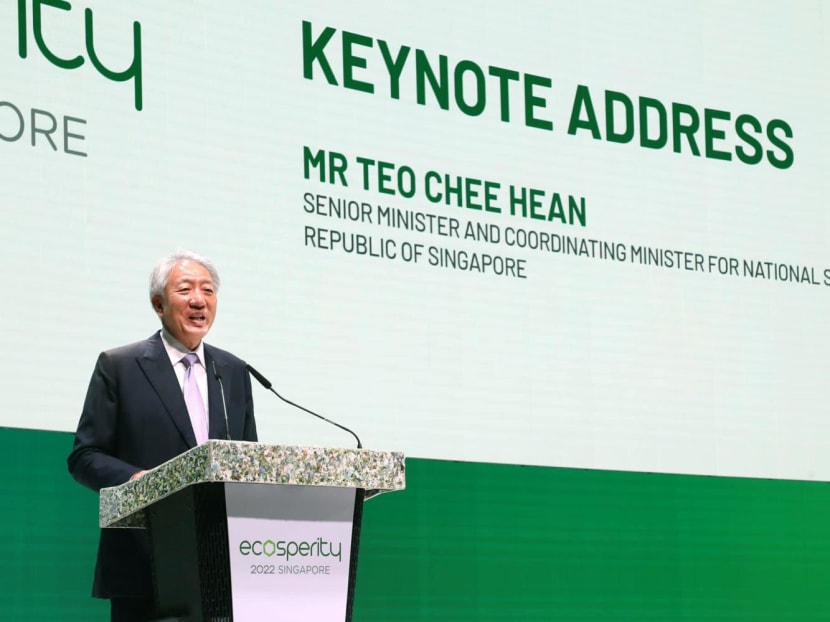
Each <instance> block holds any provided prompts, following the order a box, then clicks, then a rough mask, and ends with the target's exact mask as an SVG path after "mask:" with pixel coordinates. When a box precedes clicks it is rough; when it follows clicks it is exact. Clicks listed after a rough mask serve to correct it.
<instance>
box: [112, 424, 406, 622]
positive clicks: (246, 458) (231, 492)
mask: <svg viewBox="0 0 830 622" xmlns="http://www.w3.org/2000/svg"><path fill="white" fill-rule="evenodd" d="M404 487H405V464H404V456H403V454H401V453H398V452H384V451H369V450H365V449H339V448H338V449H331V448H321V447H294V446H285V445H266V444H263V443H249V442H242V441H219V440H210V441H208V442H206V443H204V444H203V445H200V446H199V447H196V448H194V449H191V450H190V451H187V452H185V453H184V454H182V455H180V456H177V457H176V458H174V459H172V460H170V461H169V462H165V463H164V464H162V465H160V466H158V467H156V468H155V469H153V470H152V471H149V472H148V473H146V474H145V475H144V476H142V477H140V478H138V479H136V480H134V481H130V482H127V483H125V484H122V485H121V486H115V487H112V488H104V489H103V490H101V500H100V503H101V505H100V517H99V518H100V520H99V522H100V526H101V527H106V528H113V529H116V528H122V529H147V530H148V532H149V540H150V547H151V559H152V567H153V583H154V586H155V591H156V600H157V604H158V607H159V612H160V619H161V620H164V621H170V622H173V621H181V622H185V621H187V622H231V621H233V622H253V621H256V622H266V621H271V620H273V621H286V622H299V621H303V622H316V621H319V622H330V621H331V622H333V621H335V620H336V621H338V622H339V621H344V620H345V621H346V622H349V621H350V620H351V618H352V604H353V599H354V586H355V578H356V571H357V557H358V544H359V540H360V523H361V518H362V513H363V502H364V500H366V499H369V498H371V497H373V496H375V495H377V494H380V493H382V492H389V491H395V490H402V489H403V488H404Z"/></svg>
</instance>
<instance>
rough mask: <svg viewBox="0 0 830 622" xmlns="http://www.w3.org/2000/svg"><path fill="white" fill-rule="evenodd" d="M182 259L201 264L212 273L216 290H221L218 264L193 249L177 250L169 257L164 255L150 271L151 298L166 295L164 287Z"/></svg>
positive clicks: (211, 276)
mask: <svg viewBox="0 0 830 622" xmlns="http://www.w3.org/2000/svg"><path fill="white" fill-rule="evenodd" d="M182 261H194V262H196V263H197V264H199V265H201V266H202V267H203V268H204V269H205V270H207V271H208V273H209V274H210V278H211V279H212V280H213V285H214V287H215V288H216V291H219V272H217V270H216V266H215V265H213V262H212V261H211V260H210V259H208V258H207V257H204V256H202V255H198V254H197V253H194V252H192V251H184V250H182V251H176V252H175V253H172V254H170V255H168V256H167V257H162V258H161V259H159V260H158V261H157V262H156V266H155V268H153V271H152V272H151V273H150V299H151V300H152V298H153V297H154V296H164V288H165V286H166V285H167V279H169V278H170V273H171V272H172V271H173V268H175V267H176V266H177V265H178V264H179V263H181V262H182Z"/></svg>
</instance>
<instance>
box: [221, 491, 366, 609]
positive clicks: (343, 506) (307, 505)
mask: <svg viewBox="0 0 830 622" xmlns="http://www.w3.org/2000/svg"><path fill="white" fill-rule="evenodd" d="M357 494H358V492H357V490H356V489H354V488H325V487H319V486H268V485H265V484H237V483H232V484H225V503H226V509H227V517H228V518H227V521H228V546H229V554H230V571H231V586H232V593H233V620H234V622H261V621H262V620H265V619H267V620H274V621H279V620H286V621H287V620H291V621H296V620H310V621H313V620H327V621H328V620H346V619H347V617H348V612H347V610H348V605H349V603H348V599H349V587H350V573H351V570H352V559H351V557H352V542H353V519H354V513H355V502H356V498H357ZM264 612H267V614H265V613H264ZM264 615H265V617H263V616H264Z"/></svg>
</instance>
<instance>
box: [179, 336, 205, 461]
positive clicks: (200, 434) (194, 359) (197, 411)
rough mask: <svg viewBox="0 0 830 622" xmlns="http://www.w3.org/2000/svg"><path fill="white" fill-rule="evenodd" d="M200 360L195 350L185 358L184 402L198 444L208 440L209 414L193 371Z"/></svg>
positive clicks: (183, 360) (183, 361)
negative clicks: (206, 411)
mask: <svg viewBox="0 0 830 622" xmlns="http://www.w3.org/2000/svg"><path fill="white" fill-rule="evenodd" d="M198 362H199V355H198V354H196V353H195V352H191V353H190V354H187V355H186V356H185V357H184V358H183V359H182V363H184V367H185V372H184V384H183V385H182V391H183V392H184V403H185V404H186V405H187V414H188V415H190V425H192V426H193V433H194V434H195V435H196V444H197V445H201V444H202V443H204V442H205V441H206V440H208V423H207V414H206V413H205V402H204V401H203V400H202V392H201V391H199V383H198V382H196V375H195V374H194V373H193V365H194V364H195V363H198Z"/></svg>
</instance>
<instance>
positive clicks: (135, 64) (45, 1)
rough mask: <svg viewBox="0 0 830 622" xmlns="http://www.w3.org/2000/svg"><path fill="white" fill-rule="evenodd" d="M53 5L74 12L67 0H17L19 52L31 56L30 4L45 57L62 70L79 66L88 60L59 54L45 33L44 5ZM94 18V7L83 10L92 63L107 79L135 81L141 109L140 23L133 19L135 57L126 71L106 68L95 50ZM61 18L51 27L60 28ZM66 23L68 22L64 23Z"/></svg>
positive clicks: (34, 31)
mask: <svg viewBox="0 0 830 622" xmlns="http://www.w3.org/2000/svg"><path fill="white" fill-rule="evenodd" d="M44 6H46V7H52V8H54V9H60V10H61V11H67V12H70V11H72V5H71V4H70V3H69V2H68V1H67V0H17V32H18V44H17V45H18V53H19V54H20V58H27V57H28V56H29V26H28V21H29V20H28V15H29V12H28V9H29V7H31V16H32V35H33V37H34V40H35V44H36V45H37V49H38V50H40V53H41V54H42V55H43V57H44V58H45V59H46V60H48V61H49V62H50V63H52V64H53V65H54V66H55V67H59V68H60V69H77V68H79V67H81V66H82V65H83V64H84V63H85V62H86V58H84V56H83V54H77V55H75V56H73V57H71V58H63V57H61V56H58V54H56V53H55V52H54V51H53V50H52V49H51V48H50V47H49V45H48V43H47V41H46V34H45V33H44V26H43V7H44ZM49 22H50V24H55V20H53V19H52V18H51V17H50V20H49ZM94 24H95V19H94V16H93V13H92V9H90V8H86V9H84V44H85V49H86V53H87V55H88V56H89V62H90V63H91V64H92V66H93V67H95V69H96V70H97V71H98V73H100V74H101V75H102V76H103V77H104V78H107V79H108V80H112V81H114V82H128V81H129V80H132V81H133V87H134V104H135V109H136V110H141V109H142V108H143V105H144V93H143V90H142V89H143V85H142V79H141V24H139V23H138V22H133V59H132V62H131V63H130V66H129V67H127V68H126V69H124V70H123V71H115V70H113V69H111V68H109V67H107V66H106V65H105V64H104V62H103V61H102V60H101V58H100V57H99V56H98V53H97V52H96V50H95V30H94ZM60 25H62V24H61V21H60V20H57V24H55V25H53V26H51V28H54V29H56V30H57V29H58V28H59V27H60ZM64 26H65V25H64Z"/></svg>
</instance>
